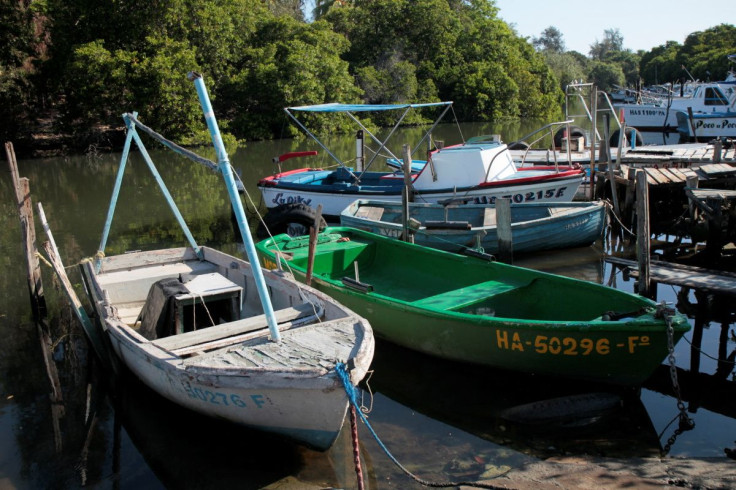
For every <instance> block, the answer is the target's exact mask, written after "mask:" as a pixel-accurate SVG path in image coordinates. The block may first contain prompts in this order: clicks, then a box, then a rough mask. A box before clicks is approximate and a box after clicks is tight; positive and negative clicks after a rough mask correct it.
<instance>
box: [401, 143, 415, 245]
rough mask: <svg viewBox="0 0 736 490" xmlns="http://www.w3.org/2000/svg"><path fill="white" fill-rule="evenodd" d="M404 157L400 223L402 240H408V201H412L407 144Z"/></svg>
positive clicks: (404, 148)
mask: <svg viewBox="0 0 736 490" xmlns="http://www.w3.org/2000/svg"><path fill="white" fill-rule="evenodd" d="M402 156H403V159H404V169H403V170H404V188H403V189H402V191H401V225H402V229H403V233H402V240H404V241H405V242H408V241H410V238H409V233H410V231H409V203H410V202H412V201H413V196H412V192H411V184H412V182H411V149H410V148H409V145H404V146H403V155H402Z"/></svg>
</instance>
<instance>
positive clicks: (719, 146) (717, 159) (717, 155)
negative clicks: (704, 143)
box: [713, 139, 723, 163]
mask: <svg viewBox="0 0 736 490" xmlns="http://www.w3.org/2000/svg"><path fill="white" fill-rule="evenodd" d="M722 151H723V142H722V141H721V140H718V139H717V140H714V141H713V163H721V152H722Z"/></svg>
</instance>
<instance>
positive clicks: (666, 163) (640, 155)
mask: <svg viewBox="0 0 736 490" xmlns="http://www.w3.org/2000/svg"><path fill="white" fill-rule="evenodd" d="M713 162H715V163H721V162H723V163H726V162H730V163H736V147H731V148H726V149H723V148H721V147H720V144H717V145H713V144H684V145H662V146H654V145H652V146H640V147H639V148H635V149H633V150H628V151H627V152H626V153H625V154H623V155H622V156H621V164H622V165H628V166H632V167H645V166H646V167H649V166H652V167H654V166H656V167H658V168H688V167H697V166H700V165H702V164H706V163H713Z"/></svg>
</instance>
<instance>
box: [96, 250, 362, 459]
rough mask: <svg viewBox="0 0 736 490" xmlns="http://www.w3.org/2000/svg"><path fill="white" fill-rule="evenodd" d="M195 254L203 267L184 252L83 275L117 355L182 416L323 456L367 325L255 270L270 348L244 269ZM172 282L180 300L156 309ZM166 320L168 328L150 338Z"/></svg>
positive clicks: (212, 254) (108, 263) (114, 260)
mask: <svg viewBox="0 0 736 490" xmlns="http://www.w3.org/2000/svg"><path fill="white" fill-rule="evenodd" d="M200 251H201V255H202V258H200V257H198V256H197V254H196V253H195V252H194V250H193V249H191V248H175V249H167V250H155V251H150V252H136V253H132V254H124V255H118V256H111V257H105V258H104V259H103V260H102V263H101V268H100V271H99V272H95V267H94V266H93V265H92V264H91V263H87V264H86V265H85V266H84V267H85V275H86V277H87V279H88V285H89V286H90V287H89V289H90V294H91V299H92V302H93V304H94V305H95V307H96V309H97V312H98V315H99V317H100V318H101V320H102V322H103V329H104V331H105V332H106V334H107V338H108V339H109V340H110V344H111V346H112V349H113V350H114V352H115V354H116V355H117V357H118V358H119V359H120V360H121V361H122V362H123V364H125V366H127V368H129V369H130V371H132V372H133V373H134V374H135V375H136V376H137V377H138V378H140V379H141V380H142V381H143V382H144V383H145V384H147V385H148V386H149V387H150V388H152V389H153V390H154V391H156V392H157V393H159V394H161V395H162V396H164V397H166V398H168V399H170V400H172V401H174V402H175V403H177V404H179V405H182V406H184V407H187V408H189V409H192V410H194V411H197V412H200V413H202V414H205V415H209V416H213V417H219V418H222V419H226V420H229V421H232V422H235V423H238V424H242V425H246V426H251V427H255V428H260V429H265V430H267V431H270V432H274V433H278V434H283V435H285V436H287V437H289V438H292V439H294V440H297V441H299V442H302V443H305V444H307V445H309V446H312V447H315V448H318V449H327V448H328V447H329V446H330V445H331V444H332V442H333V441H334V440H335V438H336V437H337V434H338V433H339V431H340V428H341V427H342V423H343V420H344V418H345V413H346V410H347V406H348V400H347V396H346V394H345V389H344V387H343V385H342V382H341V381H340V379H339V377H338V375H337V373H336V372H335V365H336V363H337V362H343V363H345V364H346V365H349V366H353V367H352V370H351V371H350V378H351V381H352V382H353V383H354V384H357V383H358V382H359V381H360V380H361V379H362V378H363V376H364V375H365V373H366V371H367V369H368V367H369V365H370V362H371V360H372V357H373V348H374V340H373V333H372V331H371V328H370V326H369V325H368V323H367V322H366V321H365V320H364V319H362V318H361V317H359V316H357V315H356V314H354V313H352V312H351V311H350V310H348V309H347V308H345V307H343V306H341V305H339V304H338V303H337V302H336V301H334V300H332V299H331V298H329V297H328V296H327V295H325V294H323V293H320V292H318V291H316V290H314V289H311V288H308V287H305V286H304V285H300V284H298V283H297V282H296V281H294V280H293V278H292V277H291V276H289V275H287V274H285V273H279V272H270V271H263V274H264V277H265V280H266V284H267V286H268V290H269V291H270V296H271V301H272V304H273V307H274V309H275V314H276V318H277V320H278V322H279V330H280V333H281V341H280V342H278V343H276V342H272V341H271V340H270V338H269V330H268V325H267V322H266V317H265V315H264V314H263V308H262V307H261V303H260V300H259V298H258V292H257V289H256V287H255V281H254V278H253V272H252V269H251V265H250V264H249V263H248V262H246V261H244V260H241V259H238V258H235V257H232V256H230V255H227V254H224V253H222V252H219V251H217V250H213V249H210V248H207V247H201V249H200ZM180 278H181V280H180ZM167 279H168V280H169V281H166V280H167ZM162 281H163V282H162ZM172 283H174V284H179V285H180V286H181V287H182V288H186V290H188V292H179V293H178V294H173V295H171V296H168V297H167V300H166V301H165V302H163V303H162V302H161V301H160V298H162V297H164V296H165V295H163V293H162V292H161V289H162V288H161V287H154V288H152V286H153V285H154V284H158V285H162V284H168V285H169V287H171V284H172ZM157 300H159V301H157ZM156 303H159V305H158V308H157V307H156ZM167 306H168V308H166V307H167ZM162 309H163V310H164V311H163V312H162V314H163V315H167V316H168V318H169V321H162V322H160V323H159V326H158V332H157V331H156V330H157V329H156V325H155V319H156V318H158V316H157V315H156V312H161V310H162ZM142 313H143V316H144V318H142V319H140V317H141V314H142ZM212 323H214V325H212ZM144 334H146V336H144ZM159 335H166V336H159Z"/></svg>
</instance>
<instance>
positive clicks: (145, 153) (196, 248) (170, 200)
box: [131, 128, 202, 259]
mask: <svg viewBox="0 0 736 490" xmlns="http://www.w3.org/2000/svg"><path fill="white" fill-rule="evenodd" d="M131 131H132V132H133V139H135V143H136V145H137V146H138V149H139V150H140V152H141V156H143V159H144V160H145V161H146V164H147V165H148V168H149V169H150V170H151V173H152V174H153V178H154V179H156V182H157V183H158V186H159V188H160V189H161V192H162V193H163V194H164V197H165V198H166V202H167V203H168V204H169V208H171V211H172V212H173V213H174V217H175V218H176V221H177V222H178V223H179V226H181V229H182V231H183V232H184V236H186V237H187V240H189V244H190V245H191V246H192V248H193V249H194V253H196V254H197V257H199V258H200V259H201V258H202V249H200V248H199V245H197V242H196V241H195V240H194V236H192V232H191V231H189V227H188V226H187V223H186V221H184V217H183V216H182V215H181V212H179V208H178V207H177V206H176V203H175V202H174V198H173V197H171V193H170V192H169V189H168V187H166V184H165V183H164V179H162V178H161V174H160V173H158V169H157V168H156V166H155V165H154V164H153V160H152V159H151V156H150V155H149V154H148V150H146V147H145V146H144V145H143V141H141V137H140V136H138V133H137V132H136V131H135V128H132V129H131Z"/></svg>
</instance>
